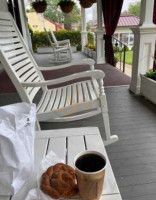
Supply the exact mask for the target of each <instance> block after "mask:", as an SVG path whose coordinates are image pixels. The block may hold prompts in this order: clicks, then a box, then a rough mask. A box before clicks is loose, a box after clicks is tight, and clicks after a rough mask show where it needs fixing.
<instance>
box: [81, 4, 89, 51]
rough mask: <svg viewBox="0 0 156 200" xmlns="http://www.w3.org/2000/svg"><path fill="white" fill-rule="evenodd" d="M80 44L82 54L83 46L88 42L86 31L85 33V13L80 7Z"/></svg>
mask: <svg viewBox="0 0 156 200" xmlns="http://www.w3.org/2000/svg"><path fill="white" fill-rule="evenodd" d="M81 19H82V20H81V29H82V31H81V44H82V52H83V51H84V46H85V45H86V44H87V42H88V37H87V31H86V12H85V9H84V8H82V7H81Z"/></svg>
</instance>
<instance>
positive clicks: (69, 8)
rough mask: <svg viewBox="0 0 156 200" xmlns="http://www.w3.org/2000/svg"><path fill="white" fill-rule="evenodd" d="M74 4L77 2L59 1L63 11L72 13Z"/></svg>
mask: <svg viewBox="0 0 156 200" xmlns="http://www.w3.org/2000/svg"><path fill="white" fill-rule="evenodd" d="M74 5H75V2H74V1H71V0H61V1H60V2H59V3H58V6H60V8H61V10H62V12H64V13H70V12H71V11H72V10H73V7H74Z"/></svg>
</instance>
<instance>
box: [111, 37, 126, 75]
mask: <svg viewBox="0 0 156 200" xmlns="http://www.w3.org/2000/svg"><path fill="white" fill-rule="evenodd" d="M112 40H113V43H115V46H116V47H117V46H119V48H120V50H119V51H118V52H117V51H115V52H114V55H115V53H119V62H120V67H119V68H120V71H122V72H123V73H125V63H126V45H125V44H124V43H122V42H121V41H120V40H118V39H117V38H114V37H112Z"/></svg>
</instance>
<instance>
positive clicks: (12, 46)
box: [0, 12, 118, 145]
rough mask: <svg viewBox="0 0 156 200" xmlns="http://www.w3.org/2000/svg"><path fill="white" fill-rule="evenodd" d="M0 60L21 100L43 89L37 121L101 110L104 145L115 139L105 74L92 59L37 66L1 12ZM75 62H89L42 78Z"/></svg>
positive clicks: (69, 118) (71, 117) (9, 18)
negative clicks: (79, 69)
mask: <svg viewBox="0 0 156 200" xmlns="http://www.w3.org/2000/svg"><path fill="white" fill-rule="evenodd" d="M0 61H1V62H2V65H3V67H4V68H5V70H6V72H7V73H8V75H9V77H10V78H11V80H12V82H13V84H14V85H15V87H16V89H17V91H18V93H19V95H20V97H21V99H22V101H23V102H28V103H32V102H33V100H34V97H35V96H36V94H37V93H38V91H39V90H40V88H41V89H42V91H43V95H42V97H41V99H40V101H39V103H38V105H37V119H38V121H41V122H45V121H46V122H60V121H62V122H66V121H72V120H79V119H83V118H86V117H91V116H93V115H96V114H99V113H101V114H102V118H103V123H104V128H105V135H104V133H102V135H103V138H105V139H104V140H105V141H104V143H105V145H108V144H111V143H113V142H115V141H117V140H118V137H117V136H116V135H113V136H111V135H110V126H109V118H108V110H107V101H106V95H105V92H104V86H103V78H104V73H103V72H102V71H100V70H94V61H93V60H92V59H88V60H82V61H79V62H78V63H77V62H73V63H70V64H65V65H61V66H56V67H38V66H37V64H36V62H35V60H34V58H33V56H32V55H31V53H30V51H29V50H28V48H27V46H26V44H25V42H24V40H23V38H22V36H21V34H20V32H19V30H18V28H17V26H16V24H15V22H14V20H13V18H12V16H11V14H10V13H7V12H0ZM76 64H77V65H80V64H83V65H84V64H85V65H86V64H88V65H89V66H90V70H89V71H85V72H80V73H77V74H72V75H69V76H66V77H63V78H58V79H54V80H47V81H46V80H44V78H43V76H42V73H41V71H40V70H49V71H50V70H56V69H64V68H66V67H69V66H72V65H76ZM73 67H74V66H73ZM85 77H89V78H90V79H89V80H87V81H82V82H76V83H73V84H70V85H65V86H63V87H58V88H55V89H48V88H47V86H49V85H55V84H59V83H64V84H65V82H67V81H71V80H74V79H78V78H85ZM95 142H96V141H95Z"/></svg>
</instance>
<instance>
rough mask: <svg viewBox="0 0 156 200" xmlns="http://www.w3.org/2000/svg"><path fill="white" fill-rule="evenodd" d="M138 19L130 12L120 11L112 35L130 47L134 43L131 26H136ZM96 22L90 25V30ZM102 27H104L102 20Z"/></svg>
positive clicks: (95, 26)
mask: <svg viewBox="0 0 156 200" xmlns="http://www.w3.org/2000/svg"><path fill="white" fill-rule="evenodd" d="M139 22H140V19H139V18H138V17H137V16H135V15H132V14H126V13H122V14H121V16H120V18H119V22H118V25H117V29H116V31H115V34H114V37H115V38H117V39H118V40H120V41H121V42H122V43H124V44H125V45H127V46H128V47H129V48H132V46H133V43H134V35H133V33H132V30H131V28H134V27H137V26H138V25H139ZM96 28H97V23H95V25H94V26H92V28H91V29H92V30H94V31H95V30H96ZM103 28H105V25H104V21H103Z"/></svg>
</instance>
